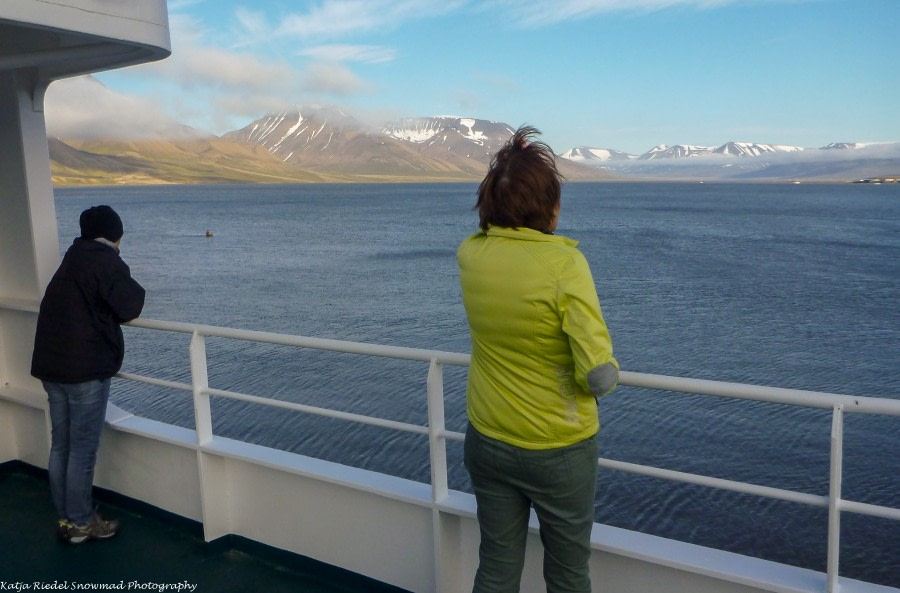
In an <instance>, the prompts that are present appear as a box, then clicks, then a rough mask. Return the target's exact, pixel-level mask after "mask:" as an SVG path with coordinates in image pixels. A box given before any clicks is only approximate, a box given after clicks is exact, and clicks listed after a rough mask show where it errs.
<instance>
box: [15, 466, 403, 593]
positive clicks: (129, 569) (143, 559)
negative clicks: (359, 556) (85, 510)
mask: <svg viewBox="0 0 900 593" xmlns="http://www.w3.org/2000/svg"><path fill="white" fill-rule="evenodd" d="M95 498H96V499H97V501H98V503H99V505H100V512H101V513H102V514H103V515H104V516H108V517H109V518H114V519H118V520H120V521H121V522H122V528H121V531H120V532H119V533H118V534H117V535H116V537H115V538H113V539H111V540H106V541H95V542H88V543H85V544H80V545H71V544H66V543H63V542H60V541H59V540H57V538H56V530H55V526H56V516H55V515H56V513H55V511H54V509H53V505H52V504H51V502H50V492H49V486H48V484H47V473H46V471H45V470H41V469H38V468H35V467H33V466H31V465H27V464H25V463H21V462H15V461H14V462H8V463H3V464H0V549H2V550H3V553H2V554H0V582H2V583H3V584H4V585H5V586H6V587H7V588H9V587H11V586H15V584H16V583H20V584H22V585H20V586H21V587H22V588H21V590H29V589H30V590H36V589H38V588H42V587H46V588H48V589H53V588H65V589H69V590H72V589H75V584H76V583H77V584H81V585H85V586H86V587H85V588H87V589H99V588H100V587H99V586H98V585H103V584H106V585H114V586H115V588H116V589H121V590H125V591H129V590H131V591H141V590H145V591H161V590H166V591H196V592H197V593H204V592H209V593H229V592H238V591H240V592H242V593H243V592H246V591H251V590H254V591H266V592H267V593H279V592H282V591H284V592H288V591H290V592H292V593H295V592H303V593H357V592H360V593H362V592H366V593H369V592H371V593H403V590H402V589H399V588H397V587H394V586H391V585H387V584H384V583H380V582H378V581H375V580H372V579H370V578H367V577H364V576H360V575H357V574H354V573H351V572H348V571H346V570H343V569H340V568H336V567H333V566H330V565H327V564H323V563H321V562H317V561H315V560H312V559H309V558H305V557H302V556H298V555H296V554H292V553H289V552H285V551H283V550H279V549H276V548H272V547H270V546H265V545H262V544H259V543H256V542H253V541H250V540H248V539H246V538H242V537H237V536H225V537H222V538H219V539H217V540H215V541H213V542H209V543H207V542H205V541H204V539H203V530H202V526H201V525H200V523H197V522H195V521H191V520H189V519H185V518H183V517H178V516H176V515H173V514H171V513H168V512H166V511H163V510H160V509H158V508H156V507H153V506H150V505H147V504H145V503H142V502H139V501H136V500H134V499H131V498H127V497H124V496H121V495H119V494H116V493H113V492H110V491H105V490H98V491H97V493H96V495H95ZM54 584H57V586H56V587H54ZM179 584H181V586H182V588H180V589H179V588H173V587H172V586H173V585H174V586H177V585H179ZM24 585H28V588H27V589H26V588H25V587H24ZM129 585H130V586H129ZM163 585H169V586H170V588H167V589H162V586H163ZM192 586H195V588H191V587H192ZM107 588H109V589H112V588H113V587H109V586H108V587H107ZM13 590H15V589H13Z"/></svg>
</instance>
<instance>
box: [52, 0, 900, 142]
mask: <svg viewBox="0 0 900 593" xmlns="http://www.w3.org/2000/svg"><path fill="white" fill-rule="evenodd" d="M169 19H170V27H171V36H172V49H173V55H172V56H171V57H170V58H168V59H166V60H164V61H161V62H158V63H155V64H150V65H143V66H137V67H132V68H126V69H123V70H119V71H115V72H110V73H103V74H98V75H96V79H97V80H99V81H100V83H102V85H103V87H102V88H101V87H100V86H99V85H97V84H96V81H93V80H91V81H85V80H71V81H63V82H60V83H55V85H59V87H60V88H59V90H56V89H54V87H53V86H51V91H53V92H54V94H48V126H50V127H51V128H58V129H61V130H66V129H68V128H66V127H65V126H66V125H71V122H72V121H76V120H77V118H76V117H75V115H76V113H77V112H78V110H79V106H78V97H82V98H83V99H84V100H85V101H86V103H87V105H88V106H90V107H91V108H93V109H96V107H97V105H98V103H99V104H102V105H104V106H105V107H106V108H105V109H104V115H105V116H106V119H107V120H108V121H109V120H112V119H113V118H112V117H111V116H113V115H116V114H121V118H125V119H124V120H123V119H121V118H120V119H119V124H118V125H119V126H120V131H121V122H122V121H127V122H129V124H128V125H129V126H130V127H131V128H132V130H131V131H132V132H133V133H134V134H137V135H140V133H141V130H142V129H144V128H146V129H148V130H159V129H160V126H161V125H162V124H160V122H164V121H167V120H168V118H171V119H174V120H177V121H179V122H181V123H184V124H187V125H190V126H193V127H196V128H199V129H202V130H205V131H208V132H212V133H215V134H221V133H224V132H227V131H230V130H233V129H238V128H241V127H243V126H244V125H246V124H247V123H249V122H250V121H252V120H254V119H256V118H258V117H261V116H262V115H264V114H265V113H267V112H271V111H279V110H283V109H289V108H293V107H295V106H297V105H305V104H328V105H337V106H340V107H342V108H343V109H344V110H345V111H347V112H349V113H351V114H352V115H354V116H356V117H357V118H358V119H361V120H363V121H366V122H370V123H373V124H376V125H377V124H378V123H379V122H381V121H384V120H386V119H391V118H396V117H401V116H429V115H460V116H468V117H479V118H484V119H490V120H495V121H502V122H504V123H507V124H510V125H512V126H514V127H515V126H517V125H519V124H522V123H528V124H531V125H534V126H536V127H538V128H539V129H541V130H542V131H543V138H544V139H545V140H546V141H547V142H548V143H549V144H550V145H551V146H552V147H553V149H554V150H555V151H556V152H558V153H559V152H563V151H564V150H566V149H568V148H572V147H575V146H591V147H599V148H612V149H619V150H624V151H627V152H631V153H635V154H639V153H643V152H645V151H646V150H648V149H650V148H651V147H653V146H655V145H658V144H695V145H710V146H712V145H719V144H723V143H725V142H728V141H744V142H761V143H770V144H789V145H797V146H804V147H817V146H824V145H825V144H828V143H829V142H839V141H857V142H878V141H900V109H898V106H900V73H898V67H897V65H898V63H900V1H898V0H546V1H537V0H535V1H528V0H486V1H482V2H474V1H466V0H439V1H432V0H394V1H382V0H316V1H302V0H297V1H294V0H253V1H252V2H250V1H249V0H243V1H241V0H170V2H169ZM66 89H68V90H69V91H70V92H63V91H65V90H66ZM100 95H102V97H100ZM130 112H131V113H133V112H139V115H135V116H129V113H130ZM77 121H80V122H81V124H82V125H84V124H85V123H89V122H87V120H85V119H84V118H82V119H80V120H77ZM99 125H100V124H98V123H97V122H94V125H93V127H94V128H95V129H96V128H97V127H98V126H99ZM52 131H53V130H51V132H52Z"/></svg>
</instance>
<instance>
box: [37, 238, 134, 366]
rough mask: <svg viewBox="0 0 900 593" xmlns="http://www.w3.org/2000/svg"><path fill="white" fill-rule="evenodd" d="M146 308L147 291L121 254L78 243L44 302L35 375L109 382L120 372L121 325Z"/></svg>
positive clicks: (91, 242) (92, 243) (90, 243)
mask: <svg viewBox="0 0 900 593" xmlns="http://www.w3.org/2000/svg"><path fill="white" fill-rule="evenodd" d="M143 307H144V288H143V287H142V286H141V285H140V284H138V283H137V282H136V281H135V280H134V279H132V278H131V270H129V269H128V265H127V264H126V263H125V262H124V261H122V258H120V257H119V253H118V252H117V250H116V249H115V248H113V247H111V246H109V245H105V244H103V243H101V242H99V241H94V240H89V239H81V238H78V239H75V242H74V243H73V244H72V246H71V247H69V250H68V251H67V252H66V255H65V257H63V261H62V263H61V264H60V266H59V269H58V270H57V271H56V274H54V275H53V278H52V279H51V280H50V284H49V286H47V292H46V293H44V298H43V300H42V301H41V309H40V313H39V314H38V322H37V333H36V334H35V338H34V354H33V356H32V359H31V374H32V375H34V376H35V377H37V378H38V379H41V380H44V381H52V382H54V383H83V382H85V381H94V380H98V379H107V378H109V377H112V376H113V375H115V374H116V373H118V372H119V369H120V368H122V359H123V358H124V356H125V340H124V339H123V337H122V328H121V327H120V325H119V324H121V323H124V322H126V321H131V320H132V319H134V318H135V317H137V316H138V315H140V314H141V309H143Z"/></svg>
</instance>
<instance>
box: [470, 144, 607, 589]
mask: <svg viewBox="0 0 900 593" xmlns="http://www.w3.org/2000/svg"><path fill="white" fill-rule="evenodd" d="M537 134H539V132H538V131H537V130H535V129H534V128H531V127H523V128H520V129H519V130H517V131H516V133H515V135H514V136H513V137H512V139H510V141H509V142H508V143H507V144H506V145H505V146H504V147H503V148H502V149H501V150H500V151H499V152H498V153H497V154H496V155H494V158H493V159H492V161H491V166H490V169H489V171H488V173H487V176H486V177H485V178H484V180H483V181H482V182H481V185H480V186H479V188H478V201H477V204H476V209H477V210H478V213H479V218H480V227H481V228H480V231H479V232H477V233H475V234H474V235H472V236H470V237H468V238H467V239H465V240H464V241H463V242H462V244H461V245H460V246H459V250H458V252H457V260H458V263H459V274H460V284H461V287H462V297H463V304H464V305H465V309H466V316H467V318H468V321H469V328H470V332H471V337H472V362H471V367H470V369H469V377H468V383H467V387H466V402H467V415H468V419H469V427H468V430H467V432H466V443H465V464H466V468H467V469H468V471H469V475H470V476H471V479H472V485H473V487H474V490H475V498H476V501H477V503H478V521H479V525H480V530H481V546H480V548H479V567H478V572H477V574H476V577H475V586H474V589H473V591H474V592H475V593H486V592H491V593H494V592H500V591H504V592H507V591H508V592H515V591H518V590H519V581H520V579H521V573H522V567H523V564H524V558H525V540H526V536H527V532H528V517H529V512H530V508H531V507H532V506H533V507H534V509H535V512H536V513H537V516H538V519H539V522H540V531H541V541H542V542H543V544H544V580H545V581H546V584H547V591H548V593H557V592H563V591H565V592H572V593H574V592H583V593H589V592H590V590H591V583H590V573H589V570H588V560H589V558H590V553H591V550H590V535H591V528H592V526H593V521H594V495H595V492H596V483H597V443H596V440H595V438H596V434H597V431H598V430H599V427H600V425H599V421H598V418H597V402H596V398H597V397H599V396H601V395H605V394H607V393H609V392H611V391H612V390H613V389H614V388H615V386H616V383H617V381H618V376H619V369H618V363H617V362H616V360H615V359H614V358H613V356H612V343H611V341H610V337H609V331H608V330H607V328H606V324H605V322H604V321H603V315H602V313H601V311H600V302H599V299H598V298H597V292H596V289H595V287H594V280H593V278H592V276H591V271H590V268H589V267H588V263H587V260H586V259H585V258H584V256H583V255H582V254H581V252H580V251H578V249H577V244H578V243H577V242H576V241H573V240H571V239H567V238H565V237H561V236H558V235H554V234H552V233H553V231H554V230H556V225H557V221H558V217H559V207H560V190H561V177H562V176H561V175H560V173H559V171H558V170H557V168H556V163H555V159H554V156H553V152H552V150H551V149H550V147H549V146H547V145H546V144H544V143H542V142H539V141H534V140H533V136H535V135H537Z"/></svg>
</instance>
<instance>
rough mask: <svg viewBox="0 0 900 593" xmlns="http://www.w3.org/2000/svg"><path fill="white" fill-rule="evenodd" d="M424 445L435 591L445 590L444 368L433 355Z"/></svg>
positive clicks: (445, 444)
mask: <svg viewBox="0 0 900 593" xmlns="http://www.w3.org/2000/svg"><path fill="white" fill-rule="evenodd" d="M427 396H428V449H429V451H430V455H429V456H430V458H431V502H432V505H433V506H432V511H431V525H432V542H433V544H432V545H433V550H434V586H433V590H434V591H435V592H436V593H440V592H442V591H445V590H447V578H448V574H447V565H446V563H447V559H446V558H445V555H444V548H445V546H444V530H443V518H442V516H441V512H440V510H439V509H438V508H437V503H438V502H440V501H442V500H444V499H445V498H447V492H448V485H447V441H446V439H445V437H444V436H443V435H444V430H445V426H444V369H443V366H442V365H441V363H440V362H438V360H437V359H436V358H432V359H431V363H430V364H429V365H428V381H427Z"/></svg>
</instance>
